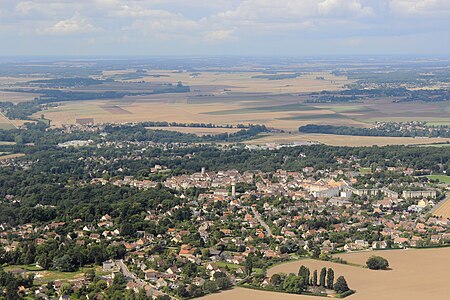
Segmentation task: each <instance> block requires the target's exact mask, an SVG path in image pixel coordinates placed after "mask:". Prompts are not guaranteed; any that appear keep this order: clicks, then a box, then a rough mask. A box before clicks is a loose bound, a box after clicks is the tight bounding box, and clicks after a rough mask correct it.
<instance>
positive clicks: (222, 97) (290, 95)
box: [0, 69, 450, 146]
mask: <svg viewBox="0 0 450 300" xmlns="http://www.w3.org/2000/svg"><path fill="white" fill-rule="evenodd" d="M103 75H104V78H114V79H115V80H117V81H116V82H105V83H104V84H101V85H91V86H82V87H77V88H74V90H76V91H90V92H95V91H96V92H99V91H111V90H116V91H130V92H140V91H142V92H149V91H151V90H152V88H153V87H155V86H159V87H161V86H164V85H167V84H174V83H176V82H178V81H181V82H183V84H186V85H189V86H190V87H191V92H189V93H174V94H155V95H141V96H128V97H124V98H123V99H111V100H104V99H102V100H95V99H93V100H90V101H86V100H85V101H66V102H63V103H61V104H60V106H58V107H51V108H49V109H48V110H44V111H42V112H38V113H36V114H34V115H33V116H32V117H33V118H39V117H40V116H41V114H44V116H45V118H46V119H49V120H51V124H52V126H57V127H59V126H62V125H63V124H74V123H75V121H76V119H79V118H94V120H95V123H128V122H143V121H166V122H179V123H213V124H216V125H227V124H229V125H237V124H264V125H266V126H267V127H269V128H274V129H279V130H283V131H285V132H287V133H297V132H298V128H299V127H300V126H303V125H307V124H320V125H336V126H339V125H341V126H354V127H370V126H371V125H372V124H373V123H374V122H377V121H399V122H400V121H427V122H429V123H430V124H434V125H437V124H450V107H449V106H448V105H447V103H445V102H435V103H425V102H423V103H422V102H411V103H409V102H408V103H394V102H393V99H390V98H383V99H378V98H373V99H370V100H364V101H361V102H351V103H345V102H344V103H307V102H308V100H310V96H309V95H308V94H307V93H309V92H320V91H323V90H328V91H332V90H340V89H343V87H344V85H345V84H349V83H351V82H352V81H350V80H348V79H347V78H346V77H337V76H334V75H332V74H331V73H329V72H313V73H304V74H299V75H298V74H297V73H289V72H280V73H276V74H274V73H263V72H262V71H260V70H256V71H243V70H241V69H236V71H218V70H208V69H205V70H201V71H198V72H196V73H190V72H185V71H178V70H151V71H149V72H147V73H142V72H140V73H136V70H134V69H129V70H118V71H114V70H111V71H104V72H103ZM141 75H142V77H141ZM286 75H288V77H291V78H284V77H285V76H286ZM297 75H298V76H297ZM270 76H275V78H276V80H269V79H268V78H269V77H270ZM277 76H279V77H277ZM296 76H297V77H296ZM127 77H129V79H126V78H127ZM322 78H323V79H322ZM5 80H7V79H5ZM27 80H28V78H27ZM0 83H1V78H0ZM8 83H9V84H11V83H12V79H9V81H7V82H6V83H3V84H8ZM2 95H3V96H2ZM34 96H36V95H31V94H24V93H9V94H5V93H3V94H2V93H0V101H1V100H2V99H3V98H4V99H6V98H11V99H15V101H23V100H25V99H32V98H33V97H34ZM2 97H3V98H2ZM13 122H14V125H16V126H18V125H20V124H21V123H23V121H22V122H21V121H13ZM8 123H9V122H8V121H7V120H1V118H0V128H11V127H12V125H11V124H8ZM162 129H165V128H162ZM192 132H193V131H192ZM194 133H196V132H194ZM196 134H197V133H196ZM198 134H200V135H201V134H209V132H208V133H206V132H205V133H203V132H199V133H198ZM308 140H312V141H317V142H321V143H325V144H330V145H347V144H348V145H349V146H369V145H380V146H381V145H388V144H408V145H409V144H421V143H423V144H427V143H436V142H446V141H447V139H426V140H425V139H424V140H419V139H412V138H388V137H361V138H360V137H347V136H333V135H331V136H323V135H311V136H302V135H292V136H291V135H285V134H277V135H269V136H267V137H263V138H261V139H259V140H257V141H251V143H253V142H256V143H286V142H296V141H300V142H302V141H308ZM419 141H420V142H419Z"/></svg>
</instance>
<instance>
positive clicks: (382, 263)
mask: <svg viewBox="0 0 450 300" xmlns="http://www.w3.org/2000/svg"><path fill="white" fill-rule="evenodd" d="M366 265H367V267H368V268H369V269H371V270H386V269H387V268H388V267H389V262H388V261H387V259H385V258H384V257H381V256H375V255H374V256H371V257H370V258H369V259H368V260H367V262H366Z"/></svg>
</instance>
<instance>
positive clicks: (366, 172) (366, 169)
mask: <svg viewBox="0 0 450 300" xmlns="http://www.w3.org/2000/svg"><path fill="white" fill-rule="evenodd" d="M359 172H360V173H361V174H370V173H372V170H371V169H370V168H359Z"/></svg>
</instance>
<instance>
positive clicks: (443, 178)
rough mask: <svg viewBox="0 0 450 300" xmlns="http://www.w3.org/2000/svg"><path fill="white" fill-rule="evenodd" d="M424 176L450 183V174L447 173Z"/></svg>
mask: <svg viewBox="0 0 450 300" xmlns="http://www.w3.org/2000/svg"><path fill="white" fill-rule="evenodd" d="M426 177H427V178H428V179H432V180H439V182H441V183H447V184H450V176H447V175H428V176H426Z"/></svg>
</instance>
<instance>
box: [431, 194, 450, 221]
mask: <svg viewBox="0 0 450 300" xmlns="http://www.w3.org/2000/svg"><path fill="white" fill-rule="evenodd" d="M443 201H445V202H443V203H442V204H441V205H439V207H438V208H437V209H436V210H435V211H434V212H433V215H434V216H438V217H443V218H450V197H448V196H447V199H446V200H443Z"/></svg>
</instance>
